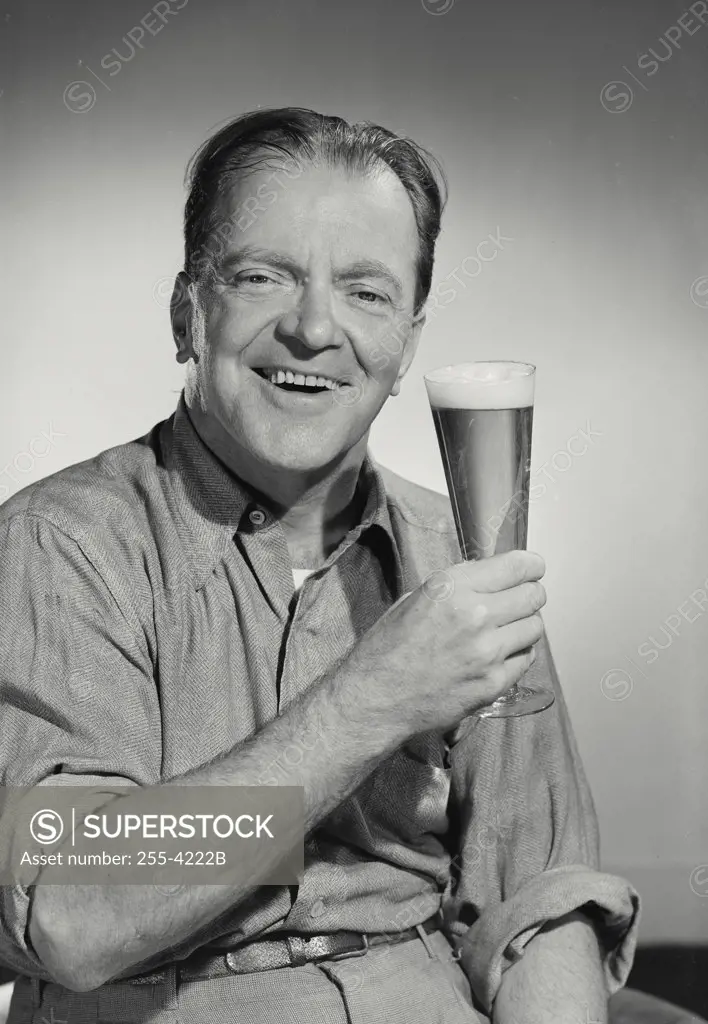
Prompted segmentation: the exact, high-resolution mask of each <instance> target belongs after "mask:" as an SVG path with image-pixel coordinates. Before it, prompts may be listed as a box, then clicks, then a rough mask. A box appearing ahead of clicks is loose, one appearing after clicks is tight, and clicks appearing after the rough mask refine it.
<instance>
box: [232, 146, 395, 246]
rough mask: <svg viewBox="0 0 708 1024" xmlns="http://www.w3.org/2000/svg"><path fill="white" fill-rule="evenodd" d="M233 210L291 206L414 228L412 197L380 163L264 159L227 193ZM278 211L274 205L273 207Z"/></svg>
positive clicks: (336, 216)
mask: <svg viewBox="0 0 708 1024" xmlns="http://www.w3.org/2000/svg"><path fill="white" fill-rule="evenodd" d="M224 205H225V207H226V208H227V209H228V211H229V212H231V213H233V212H236V211H237V210H238V209H239V208H240V209H243V210H244V211H246V210H252V211H254V212H259V207H260V208H261V211H260V212H262V213H264V214H267V213H268V212H269V211H270V210H271V208H279V209H280V210H281V211H282V210H283V208H287V209H289V210H290V212H291V213H292V214H293V215H295V214H296V213H300V215H302V214H303V213H305V212H306V211H308V210H309V211H312V212H314V211H319V212H320V213H321V214H323V215H324V216H326V217H327V216H329V217H330V218H331V219H332V221H333V222H334V223H336V222H337V221H339V220H344V221H348V220H349V221H356V219H357V215H358V218H359V219H361V218H362V217H367V215H368V216H374V217H380V216H384V217H387V218H388V219H390V220H391V221H395V222H397V223H398V224H399V225H400V227H401V228H402V229H403V228H405V227H409V228H413V229H415V216H414V213H413V205H412V203H411V200H410V197H409V196H408V193H407V191H406V189H405V187H404V185H403V183H402V182H401V181H400V180H399V178H398V177H397V175H396V174H395V173H394V172H393V171H392V170H391V169H390V168H389V167H387V166H386V165H385V164H383V163H380V164H379V165H378V166H377V167H376V168H375V169H372V170H370V171H363V170H356V169H352V170H349V169H347V168H344V167H341V166H339V165H335V166H330V165H329V164H323V163H316V164H313V163H311V162H307V161H306V162H302V161H301V162H296V161H293V160H292V159H291V160H289V161H288V158H286V157H283V159H282V161H281V160H277V159H273V160H268V161H265V162H263V163H259V164H258V165H257V166H256V167H254V168H253V169H252V170H249V171H248V172H246V173H244V174H241V175H239V177H238V178H236V179H235V180H234V181H233V183H232V185H231V187H230V188H229V189H228V191H227V193H226V195H225V197H224ZM273 212H274V213H275V209H273Z"/></svg>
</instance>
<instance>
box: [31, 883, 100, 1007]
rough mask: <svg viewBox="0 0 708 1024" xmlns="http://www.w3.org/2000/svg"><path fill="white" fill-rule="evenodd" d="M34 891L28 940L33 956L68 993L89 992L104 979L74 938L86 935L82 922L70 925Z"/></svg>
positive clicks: (37, 891) (37, 890)
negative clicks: (74, 926) (74, 925)
mask: <svg viewBox="0 0 708 1024" xmlns="http://www.w3.org/2000/svg"><path fill="white" fill-rule="evenodd" d="M39 892H40V890H39V889H36V890H35V899H34V900H33V902H32V909H31V913H30V919H29V939H30V942H31V944H32V948H33V949H34V951H35V953H36V954H37V957H38V958H39V960H40V961H41V962H42V964H43V966H44V968H45V970H46V971H47V973H48V974H49V976H50V978H51V979H52V981H54V982H56V983H57V984H58V985H62V986H63V987H64V988H67V989H69V990H70V991H72V992H90V991H91V990H92V989H95V988H99V986H100V985H103V984H104V982H105V981H106V980H107V978H106V977H104V976H103V975H102V974H101V973H100V972H99V970H98V969H97V967H96V965H95V963H89V960H88V957H87V955H86V953H85V952H84V951H83V949H82V945H83V943H81V942H79V941H77V937H78V936H79V935H83V936H85V935H86V931H87V929H86V924H85V922H84V924H83V926H82V927H79V928H72V927H70V925H69V922H67V920H66V917H65V916H64V915H62V914H59V913H57V910H56V908H55V907H51V906H47V905H46V903H45V901H44V900H42V898H41V897H40V898H39V899H37V896H38V895H39Z"/></svg>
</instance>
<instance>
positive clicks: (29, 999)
mask: <svg viewBox="0 0 708 1024" xmlns="http://www.w3.org/2000/svg"><path fill="white" fill-rule="evenodd" d="M418 934H419V938H417V939H411V940H410V941H408V942H403V943H400V944H399V945H394V946H376V947H374V948H373V949H370V950H369V951H368V952H367V953H366V955H365V956H362V957H357V958H356V959H351V960H341V961H336V962H335V961H323V962H321V963H318V964H305V965H304V966H303V967H284V968H280V969H277V970H273V971H263V972H261V973H258V974H241V975H236V974H235V975H230V976H229V977H225V978H214V979H210V980H207V981H192V982H183V983H180V981H179V976H178V974H177V971H176V969H174V968H170V970H169V971H168V972H167V975H168V976H167V978H166V979H165V980H163V981H162V982H160V983H158V984H151V985H130V984H128V983H126V982H109V983H108V984H106V985H102V986H101V987H100V988H98V989H94V990H93V991H92V992H72V991H70V990H69V989H66V988H64V987H63V986H61V985H57V984H54V983H53V982H42V981H38V980H37V979H31V978H25V977H21V978H18V979H17V981H16V983H15V989H14V992H13V997H12V1002H11V1004H10V1013H9V1016H8V1019H7V1024H488V1018H487V1017H486V1016H484V1015H483V1014H482V1013H481V1012H480V1011H478V1010H476V1009H475V1008H474V1003H473V998H472V993H471V989H470V985H469V982H468V981H467V977H466V975H465V973H464V971H463V970H462V968H461V967H460V965H459V963H458V962H457V961H456V960H455V959H453V957H452V948H451V946H450V944H449V943H448V941H447V939H446V938H445V936H444V935H443V934H442V932H433V933H432V934H431V935H426V934H425V932H423V930H422V929H419V930H418Z"/></svg>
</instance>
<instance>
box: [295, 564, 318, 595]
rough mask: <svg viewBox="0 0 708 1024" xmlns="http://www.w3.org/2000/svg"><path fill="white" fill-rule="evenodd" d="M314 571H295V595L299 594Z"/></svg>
mask: <svg viewBox="0 0 708 1024" xmlns="http://www.w3.org/2000/svg"><path fill="white" fill-rule="evenodd" d="M314 571H315V570H314V569H293V582H294V583H295V593H297V592H298V590H299V589H300V587H301V586H302V585H303V583H304V582H305V580H306V579H307V577H308V576H311V575H312V573H313V572H314Z"/></svg>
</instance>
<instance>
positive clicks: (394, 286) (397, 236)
mask: <svg viewBox="0 0 708 1024" xmlns="http://www.w3.org/2000/svg"><path fill="white" fill-rule="evenodd" d="M276 166H277V165H276V164H275V163H273V162H272V161H271V162H269V164H268V165H265V166H262V167H260V168H259V169H258V170H257V171H255V172H253V173H250V174H249V175H248V176H246V177H245V178H243V179H242V180H241V181H240V182H239V184H238V185H237V186H236V187H235V188H234V189H233V190H232V192H231V195H230V197H229V201H228V203H227V204H225V208H224V209H223V220H224V223H225V224H226V225H228V227H229V231H228V233H225V242H223V243H222V244H221V245H218V246H217V245H216V244H215V243H212V250H213V251H215V252H217V254H218V259H217V274H216V282H215V283H214V284H213V285H212V286H209V287H208V288H202V289H200V302H199V305H200V306H201V310H198V311H197V315H196V317H192V324H193V326H194V325H195V324H196V329H194V330H192V332H191V339H190V338H189V337H188V340H187V342H186V344H187V346H188V347H189V346H190V345H191V346H192V348H193V350H194V352H193V353H190V354H195V355H196V356H197V359H196V365H195V366H194V367H193V368H192V372H193V374H194V383H195V384H196V387H197V391H198V395H199V404H200V405H201V409H202V412H203V414H205V415H206V417H207V419H208V420H209V421H210V427H212V428H214V429H215V430H216V431H217V433H218V434H219V435H220V436H221V437H222V439H223V440H224V441H225V442H226V443H235V444H236V445H237V446H238V447H240V448H241V449H242V450H243V451H244V452H245V453H247V454H248V455H249V456H250V457H252V458H255V459H256V460H257V461H259V462H261V463H267V464H268V465H270V466H274V467H282V468H288V469H294V470H302V471H304V472H306V471H308V470H317V469H320V468H323V467H326V466H327V465H328V464H330V463H332V462H333V461H336V460H337V459H338V457H341V456H342V455H343V454H344V453H345V452H346V451H348V450H349V449H350V448H352V447H353V446H354V445H355V444H356V443H357V442H358V441H359V440H360V439H361V438H362V437H363V436H364V435H365V434H367V432H368V430H369V427H370V425H371V423H372V421H373V420H374V418H375V417H376V415H377V414H378V412H379V410H380V409H381V407H382V405H383V404H384V402H385V401H386V399H387V397H388V396H389V395H390V393H391V389H392V387H393V386H394V384H395V383H396V380H397V378H398V377H399V376H401V375H402V374H403V373H404V372H405V370H406V369H407V366H408V364H409V362H410V360H411V358H412V356H413V352H414V350H415V345H416V342H417V339H418V335H419V333H420V327H421V324H420V323H417V324H415V325H414V326H413V327H411V326H410V324H411V318H412V314H413V305H414V293H415V284H416V278H415V264H416V256H417V252H418V235H417V231H416V224H415V217H414V214H413V207H412V205H411V202H410V200H409V198H408V195H407V193H406V191H405V189H404V187H403V185H402V184H401V183H400V181H399V180H398V178H397V177H396V176H395V175H394V174H393V172H391V171H390V170H389V169H388V168H386V167H383V168H382V170H381V171H380V172H377V173H376V174H372V175H361V174H351V175H350V174H348V173H347V172H346V171H344V170H342V169H337V168H334V169H332V168H327V167H314V166H311V165H309V164H304V165H303V166H301V167H300V168H299V171H300V173H299V174H298V175H297V176H295V175H293V176H291V177H286V176H285V174H283V172H282V170H281V171H280V173H278V172H277V171H275V177H274V170H275V167H276ZM291 174H292V172H291ZM273 194H275V196H274V198H273ZM253 197H259V199H258V202H257V203H256V202H255V201H254V198H253ZM245 201H248V202H247V203H246V205H245V206H244V202H245ZM259 207H260V208H259ZM248 209H250V210H251V211H252V214H251V215H248V216H246V215H245V214H244V210H248ZM254 218H255V219H254ZM239 225H240V226H239ZM189 333H190V332H188V335H189ZM278 371H280V372H278ZM288 371H289V372H292V373H293V374H302V375H303V376H304V377H305V378H327V382H326V384H324V385H323V383H322V381H321V380H319V381H318V382H317V384H316V386H315V387H308V386H307V384H308V383H309V384H312V380H309V381H307V382H306V383H305V384H304V385H298V384H297V383H296V384H294V385H293V384H290V385H289V384H288V383H287V382H285V387H283V386H280V384H279V383H278V381H280V382H282V377H283V373H284V372H288ZM273 374H277V377H276V378H275V382H273V380H272V379H271V377H272V375H273Z"/></svg>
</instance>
